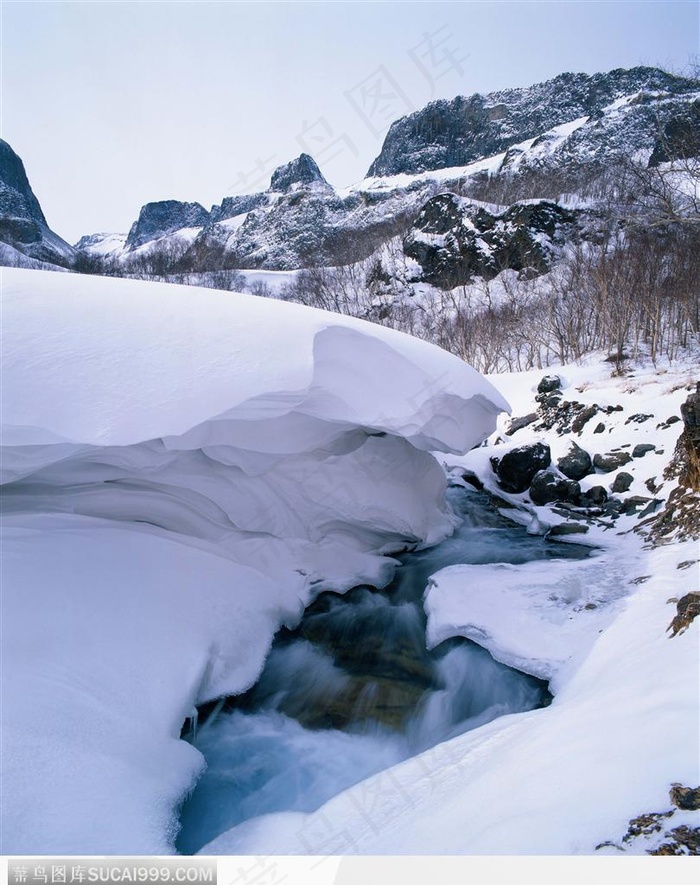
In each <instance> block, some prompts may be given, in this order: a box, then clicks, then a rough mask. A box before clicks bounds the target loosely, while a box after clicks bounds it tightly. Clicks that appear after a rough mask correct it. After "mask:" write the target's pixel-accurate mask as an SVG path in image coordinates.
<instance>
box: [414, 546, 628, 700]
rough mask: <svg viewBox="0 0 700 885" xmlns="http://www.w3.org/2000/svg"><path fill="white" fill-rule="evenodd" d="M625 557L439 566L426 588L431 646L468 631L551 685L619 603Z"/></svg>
mask: <svg viewBox="0 0 700 885" xmlns="http://www.w3.org/2000/svg"><path fill="white" fill-rule="evenodd" d="M630 565H631V564H630V562H628V561H625V560H624V558H618V559H616V560H615V561H614V562H610V561H608V560H607V559H606V558H604V557H601V558H600V559H593V560H592V561H583V562H580V561H575V562H567V561H565V560H559V561H546V562H544V563H543V562H527V563H523V564H521V565H517V566H515V565H509V564H508V563H497V564H495V565H455V566H450V567H449V568H445V569H442V570H441V571H439V572H437V573H436V574H434V575H433V576H432V577H431V579H430V585H429V587H428V590H427V591H426V595H425V610H426V613H427V615H428V631H427V636H428V643H429V647H430V648H435V647H436V646H437V645H439V644H440V643H441V642H443V641H444V640H445V639H449V638H450V637H452V636H465V637H466V638H467V639H471V640H473V641H474V642H476V643H478V644H479V645H481V646H483V647H484V648H486V649H488V651H489V652H490V653H491V655H492V656H493V657H494V658H495V659H496V660H497V661H501V663H503V664H507V665H508V666H509V667H515V669H516V670H521V671H522V672H524V673H530V674H531V675H532V676H537V677H539V678H540V679H546V680H547V681H550V680H551V684H550V688H551V689H552V690H553V691H555V692H556V691H557V690H558V687H559V679H558V678H556V677H558V676H559V674H560V673H561V671H562V670H564V665H565V664H567V663H569V662H571V661H573V662H575V663H576V664H578V663H580V660H581V659H582V658H583V656H584V655H585V653H586V652H587V651H588V650H589V649H590V647H591V646H592V645H593V643H594V641H595V640H596V639H597V638H598V634H599V633H600V632H601V631H602V630H603V628H604V627H607V625H608V624H609V623H610V622H611V621H612V619H613V617H614V615H615V614H616V613H617V612H618V611H619V605H616V603H617V601H618V599H620V598H621V597H623V596H624V595H626V593H627V591H628V589H629V588H628V586H627V578H626V575H627V574H628V573H629V568H630Z"/></svg>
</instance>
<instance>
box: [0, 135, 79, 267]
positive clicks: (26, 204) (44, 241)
mask: <svg viewBox="0 0 700 885" xmlns="http://www.w3.org/2000/svg"><path fill="white" fill-rule="evenodd" d="M0 243H6V244H7V245H8V246H10V247H11V248H12V250H13V252H10V253H8V252H7V251H5V250H4V251H3V252H0V263H1V262H2V259H3V257H5V258H6V260H7V262H8V263H10V256H12V263H17V264H22V260H21V256H22V255H26V256H27V257H28V258H29V259H33V260H35V261H40V262H46V263H48V264H55V265H59V266H61V267H70V266H71V265H72V264H73V261H74V260H75V254H76V253H75V250H74V249H73V247H72V246H70V245H69V244H68V243H66V242H65V240H62V239H61V238H60V237H59V236H58V235H57V234H55V233H54V232H53V231H52V230H51V229H50V228H49V226H48V224H47V223H46V218H45V217H44V213H43V212H42V211H41V206H40V205H39V201H38V200H37V198H36V196H35V195H34V191H33V190H32V188H31V185H30V184H29V179H28V178H27V173H26V172H25V170H24V164H23V163H22V160H21V159H20V158H19V157H18V156H17V154H16V153H15V152H14V151H13V150H12V148H11V147H10V145H9V144H8V143H7V142H6V141H2V140H0ZM17 256H19V257H17ZM27 266H30V267H31V266H32V265H31V262H28V263H27Z"/></svg>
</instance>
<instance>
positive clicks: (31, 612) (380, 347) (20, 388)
mask: <svg viewBox="0 0 700 885" xmlns="http://www.w3.org/2000/svg"><path fill="white" fill-rule="evenodd" d="M2 282H3V296H2V309H3V334H4V336H5V340H4V342H3V345H2V357H3V374H2V384H3V427H2V443H3V450H2V479H3V482H4V483H5V486H4V489H3V492H4V514H5V515H4V536H3V542H4V558H3V593H4V601H3V606H4V619H3V628H4V631H5V637H4V644H3V665H4V666H3V675H4V676H7V677H9V678H8V679H7V683H8V687H7V688H6V689H5V693H4V697H3V716H4V718H5V724H4V725H3V738H4V742H5V744H4V748H3V781H4V783H3V803H4V810H3V815H4V819H3V828H2V838H3V846H2V850H3V851H4V852H5V853H13V854H46V853H52V852H53V853H80V854H85V853H87V854H102V853H107V854H112V853H143V854H148V853H156V854H158V853H168V852H171V851H172V850H173V849H172V840H173V836H174V830H175V826H176V824H175V817H174V809H175V806H176V805H177V802H178V801H179V800H180V799H181V798H182V797H183V795H184V794H185V792H186V791H187V789H188V788H189V787H190V786H191V785H192V783H193V781H194V779H195V777H196V776H197V773H198V771H199V770H200V768H201V757H200V756H199V753H198V752H197V751H195V750H194V749H193V748H191V747H190V746H189V745H186V744H184V743H183V742H181V741H180V740H179V731H180V726H181V724H182V722H183V720H184V718H185V717H186V716H187V715H188V714H189V712H190V711H191V708H192V705H193V704H194V703H199V702H202V701H204V700H206V699H211V698H214V697H217V696H219V695H221V694H224V693H235V692H239V691H242V690H244V689H246V688H247V687H249V686H250V684H251V683H252V682H253V681H254V679H255V678H256V676H257V674H258V672H259V670H260V668H261V666H262V663H263V660H264V657H265V655H266V653H267V650H268V648H269V644H270V641H271V637H272V635H273V633H274V631H275V630H276V629H277V628H278V626H279V625H280V624H282V623H287V624H292V623H295V622H296V620H298V617H299V615H300V613H301V611H302V609H303V607H304V605H305V604H307V603H308V602H309V600H310V599H311V598H312V597H313V595H314V594H315V593H317V592H319V591H320V590H321V589H324V588H328V587H334V588H336V589H340V590H342V589H346V588H348V587H350V586H353V585H355V584H358V583H364V582H368V583H373V584H376V585H382V584H384V583H386V582H387V581H388V580H389V579H390V576H391V570H392V561H391V560H388V559H387V558H386V556H383V555H382V554H384V553H387V552H391V551H395V550H398V549H401V548H403V547H405V546H406V545H407V544H421V543H432V542H434V541H437V540H439V539H440V538H441V537H443V536H444V535H446V534H447V533H449V532H450V531H451V529H452V526H453V518H452V516H451V514H450V513H449V512H448V510H447V508H446V505H445V502H444V486H445V479H444V474H443V472H442V471H441V469H440V468H439V466H438V464H437V462H436V461H435V459H434V457H433V456H432V455H431V454H430V451H432V450H437V451H444V452H465V451H466V450H468V449H469V448H470V447H471V446H473V445H475V444H476V443H478V442H480V441H481V440H482V439H483V438H484V437H485V436H487V435H488V434H489V433H490V432H492V431H493V429H494V428H495V426H496V416H497V414H498V412H499V411H501V410H503V409H505V408H507V407H508V405H507V403H506V401H505V400H504V399H503V398H502V397H501V396H500V394H498V393H497V392H496V391H495V389H494V388H493V387H492V386H491V385H490V384H489V383H488V382H487V381H485V380H484V379H483V378H481V377H480V376H479V375H478V374H477V373H476V372H474V371H473V370H471V369H470V368H469V367H468V366H466V365H465V364H464V363H462V362H461V361H460V360H458V359H457V358H455V357H452V356H450V355H448V354H446V353H445V352H443V351H441V350H439V349H438V348H435V347H433V346H431V345H428V344H426V343H424V342H420V341H417V340H414V339H411V338H408V337H407V336H404V335H401V334H400V333H397V332H394V331H392V330H387V329H381V328H378V327H376V326H370V325H369V324H366V323H363V322H361V321H358V320H353V319H350V318H344V317H339V316H335V315H331V314H327V313H324V312H322V311H316V310H311V309H308V308H303V307H299V306H297V305H290V304H286V303H282V302H279V301H273V300H269V299H260V298H254V297H252V296H244V295H237V294H234V295H231V294H229V293H222V292H217V291H213V290H198V289H194V288H192V287H179V286H170V285H166V284H155V283H143V282H136V281H124V280H114V279H102V278H94V277H81V276H75V275H72V274H50V273H44V272H39V271H36V272H34V271H23V270H6V271H4V273H3V279H2Z"/></svg>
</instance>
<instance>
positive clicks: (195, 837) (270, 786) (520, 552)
mask: <svg viewBox="0 0 700 885" xmlns="http://www.w3.org/2000/svg"><path fill="white" fill-rule="evenodd" d="M448 496H449V498H450V502H451V504H452V507H453V509H454V510H455V511H456V512H457V513H458V514H459V515H460V517H461V518H462V523H461V525H460V526H459V527H458V529H457V530H456V531H455V533H454V534H453V535H452V536H451V537H450V538H448V539H446V540H445V541H443V542H442V543H441V544H438V545H437V546H435V547H433V548H431V549H428V550H424V551H421V552H417V553H407V554H405V555H403V556H401V557H399V558H400V560H401V565H400V567H399V568H397V570H396V575H395V578H394V580H393V582H392V583H391V584H390V585H389V586H388V587H387V588H385V589H384V590H382V591H378V590H373V589H372V588H369V587H357V588H355V589H354V590H351V591H350V592H349V593H346V594H345V595H342V596H341V595H338V594H334V593H329V592H326V593H322V594H321V595H320V596H319V597H318V599H317V600H316V601H315V602H314V603H313V604H312V605H311V606H310V607H309V608H308V609H307V610H306V612H305V614H304V617H303V619H302V622H301V624H300V625H299V626H298V627H297V628H296V629H295V630H281V631H280V632H279V634H278V636H277V637H276V639H275V642H274V644H273V647H272V650H271V652H270V655H269V657H268V660H267V662H266V665H265V669H264V670H263V673H262V675H261V677H260V679H259V681H258V682H257V683H256V685H255V686H254V687H253V688H252V689H251V690H250V691H249V692H247V693H246V694H245V695H242V696H240V697H236V698H229V699H226V700H225V701H220V702H218V703H216V704H209V705H207V706H206V707H204V708H202V710H201V711H200V716H199V727H198V728H197V729H195V728H194V724H193V723H190V728H189V730H188V731H187V732H186V733H185V734H184V735H183V736H184V737H185V738H186V739H187V740H190V741H191V742H192V743H194V745H195V746H196V747H197V748H198V749H199V750H200V751H201V752H202V753H203V755H204V757H205V759H206V761H207V769H206V771H205V773H204V774H203V775H202V777H201V779H200V781H199V782H198V784H197V786H196V788H195V790H194V792H193V794H192V795H191V797H190V798H189V799H188V800H187V802H186V803H185V805H184V806H183V809H182V813H181V824H182V828H181V831H180V835H179V837H178V842H177V848H178V851H180V852H181V853H183V854H192V853H194V852H196V851H198V850H199V849H200V848H202V847H203V846H204V845H206V844H207V843H209V842H210V841H212V840H213V839H214V838H215V837H216V836H218V835H220V834H221V833H223V832H225V831H226V830H229V829H230V828H231V827H234V826H236V824H239V823H241V822H242V821H244V820H248V819H249V818H252V817H256V816H258V815H261V814H267V813H270V812H276V811H313V810H314V809H316V808H318V807H319V806H320V805H322V804H323V803H324V802H325V801H327V800H328V799H330V798H331V797H332V796H334V795H335V794H337V793H339V792H340V791H341V790H344V789H346V788H347V787H349V786H351V785H352V784H354V783H357V782H358V781H360V780H363V779H364V778H366V777H368V776H370V775H372V774H375V773H376V772H378V771H381V770H383V769H386V768H389V767H390V766H392V765H395V764H397V763H398V762H400V761H402V760H404V759H407V758H409V757H410V756H413V755H416V754H417V753H420V752H421V751H423V750H425V749H427V748H429V747H431V746H434V745H435V744H437V743H440V742H442V741H445V740H448V739H449V738H451V737H454V736H455V735H457V734H460V733H462V732H465V731H468V730H470V729H473V728H477V727H478V726H480V725H483V724H485V723H486V722H490V721H491V720H492V719H495V718H496V717H497V716H502V715H505V714H507V713H518V712H522V711H525V710H532V709H535V708H536V707H541V706H545V705H547V704H548V703H549V702H550V701H551V695H550V694H549V691H548V690H547V685H546V683H544V682H542V681H540V680H538V679H535V678H533V677H532V676H528V675H525V674H523V673H520V672H518V671H517V670H513V669H512V668H510V667H506V666H505V665H503V664H500V663H498V662H496V661H495V660H494V659H493V658H492V657H491V655H490V654H489V653H488V652H487V651H485V650H484V649H482V648H480V647H479V646H477V645H475V644H474V643H472V642H470V641H469V640H466V639H453V640H448V641H447V642H444V643H442V644H441V645H440V646H439V647H438V648H436V649H434V650H433V651H432V652H428V651H427V650H426V647H425V625H426V618H425V614H424V611H423V606H422V599H423V593H424V591H425V588H426V586H427V583H428V578H429V577H430V575H432V574H434V573H435V572H437V571H438V570H439V569H441V568H444V567H445V566H448V565H455V564H457V563H489V562H508V563H513V564H518V563H523V562H528V561H531V560H536V559H548V558H582V557H584V556H586V555H588V552H589V550H588V548H585V547H581V546H578V545H574V544H561V543H559V544H557V543H550V542H548V541H545V540H544V539H543V538H541V537H539V536H532V535H528V534H527V532H526V531H525V529H524V528H521V527H519V526H515V525H513V523H511V522H510V521H508V520H506V519H504V518H503V517H502V516H501V515H500V514H499V513H498V512H497V511H496V509H495V508H494V506H493V504H492V502H491V500H490V499H489V497H488V496H487V495H485V494H482V493H478V492H476V491H471V490H466V489H461V488H452V489H450V490H449V493H448Z"/></svg>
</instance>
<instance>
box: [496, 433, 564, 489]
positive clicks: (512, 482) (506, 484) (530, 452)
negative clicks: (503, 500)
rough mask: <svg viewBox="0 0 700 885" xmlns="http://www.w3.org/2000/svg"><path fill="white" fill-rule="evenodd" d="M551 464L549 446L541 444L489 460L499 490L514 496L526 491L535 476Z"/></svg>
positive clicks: (521, 448)
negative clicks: (499, 486) (499, 487)
mask: <svg viewBox="0 0 700 885" xmlns="http://www.w3.org/2000/svg"><path fill="white" fill-rule="evenodd" d="M551 463H552V456H551V453H550V451H549V446H548V445H547V444H546V443H541V442H538V443H531V444H530V445H526V446H518V447H517V448H515V449H511V450H510V451H509V452H506V454H505V455H503V457H501V458H499V459H496V458H492V459H491V466H492V468H493V470H494V472H495V474H496V476H497V477H498V481H499V483H500V485H501V488H502V489H503V490H504V491H506V492H511V493H512V494H516V495H517V494H520V493H521V492H524V491H527V489H528V488H529V486H530V483H531V482H532V480H533V479H534V478H535V475H536V474H537V473H539V472H540V470H546V469H547V467H549V465H550V464H551Z"/></svg>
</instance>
